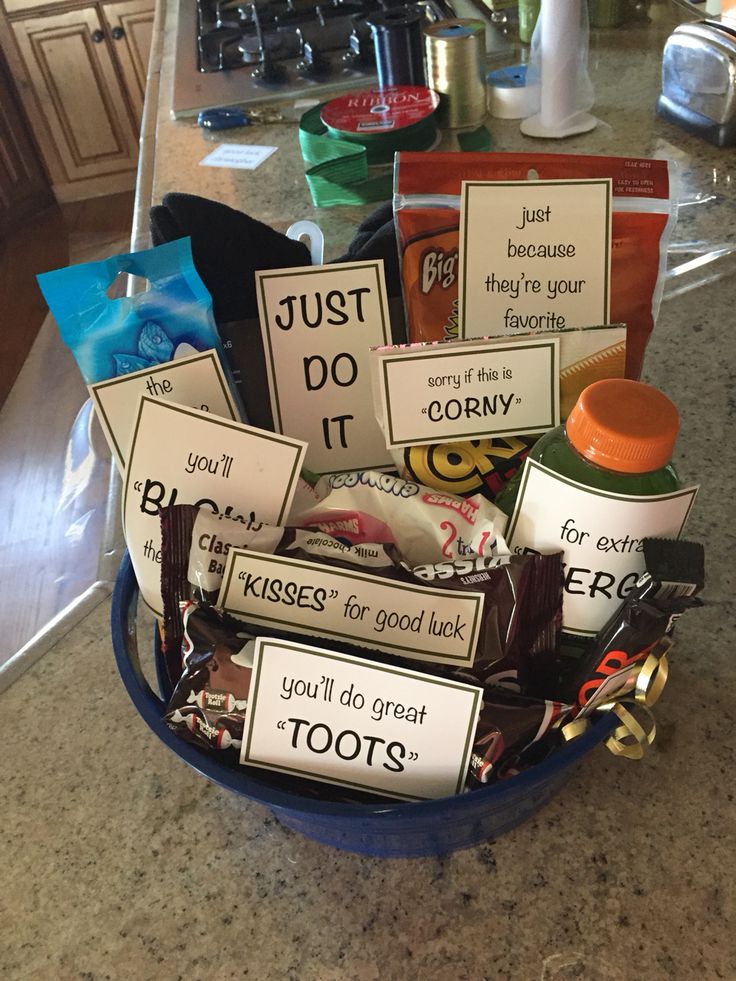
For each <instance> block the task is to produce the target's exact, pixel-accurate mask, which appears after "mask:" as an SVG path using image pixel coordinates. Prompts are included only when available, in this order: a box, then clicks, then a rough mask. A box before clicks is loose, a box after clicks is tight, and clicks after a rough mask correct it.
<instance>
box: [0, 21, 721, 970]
mask: <svg viewBox="0 0 736 981" xmlns="http://www.w3.org/2000/svg"><path fill="white" fill-rule="evenodd" d="M673 9H674V8H672V7H671V6H670V5H668V4H653V5H651V7H650V13H651V14H652V15H653V16H654V17H655V18H658V20H657V22H656V23H654V24H645V23H643V22H637V23H633V24H629V25H627V26H626V27H624V28H621V29H619V30H618V31H606V32H604V31H601V32H598V33H597V34H596V36H595V37H592V39H591V54H590V61H591V72H592V76H593V81H594V85H595V90H596V106H595V112H596V113H597V114H598V115H599V117H600V118H601V120H602V125H601V126H599V128H598V129H597V130H595V131H594V132H593V133H590V134H588V135H586V136H581V137H575V138H573V139H570V140H567V141H565V142H564V143H562V144H557V143H555V144H553V145H548V144H544V145H543V146H542V147H541V148H540V146H539V144H538V143H536V142H532V141H529V140H526V139H525V138H522V137H521V136H520V135H519V133H518V126H517V124H514V123H511V122H500V121H496V120H490V121H489V128H490V130H491V132H492V134H493V140H494V144H495V148H496V149H498V150H506V149H532V148H534V149H542V150H544V151H546V152H552V151H554V152H583V153H615V154H619V155H622V154H641V155H651V156H668V157H671V158H672V159H675V160H676V161H677V162H678V163H679V165H680V168H679V169H680V174H681V187H680V190H679V197H680V202H681V205H682V207H681V211H680V220H679V223H678V226H677V228H676V230H675V234H674V240H673V243H674V246H675V248H674V250H673V251H672V253H671V255H670V262H669V265H670V268H671V269H674V268H675V267H677V266H680V265H681V264H682V263H684V262H685V261H687V260H688V259H692V258H697V257H698V256H701V255H702V254H703V253H704V252H707V251H708V248H709V246H710V245H713V244H718V243H720V244H721V245H723V243H724V242H726V240H727V239H728V238H729V236H733V229H734V228H736V220H735V219H736V178H735V176H734V175H735V171H736V165H735V164H734V154H733V152H732V151H728V150H718V149H716V148H714V147H712V146H710V145H709V144H707V143H705V142H703V141H700V140H698V139H697V138H695V137H690V136H688V135H687V134H685V133H684V132H682V131H680V130H679V129H677V128H676V127H674V126H673V125H671V124H669V123H666V122H664V121H662V120H659V119H658V118H657V117H656V116H655V114H654V112H653V94H656V90H657V86H658V73H659V66H660V53H661V45H662V39H663V37H664V36H666V33H667V31H668V30H669V27H670V26H671V18H672V16H673V13H672V11H673ZM173 13H175V10H174V8H173V7H172V8H171V10H170V14H173ZM668 18H669V19H668ZM171 23H172V22H171V21H169V22H168V26H167V27H166V28H165V30H164V32H163V39H164V42H165V43H164V60H163V63H162V71H161V77H160V78H161V89H160V101H159V103H158V105H159V109H158V126H157V128H156V127H153V126H152V129H151V133H153V132H154V131H155V136H156V139H155V156H154V157H153V160H152V161H151V159H150V158H148V163H149V164H150V163H151V162H152V163H153V170H151V171H150V180H149V182H148V184H147V186H149V187H150V188H151V194H152V199H153V200H154V201H156V200H158V199H160V197H161V195H162V194H163V193H165V191H167V190H170V189H176V190H180V191H192V192H195V193H199V194H202V195H205V196H208V197H213V198H216V199H218V200H222V201H225V202H226V203H229V204H233V205H235V206H238V207H240V208H242V209H243V210H245V211H249V212H250V213H253V214H255V215H256V217H259V218H261V219H262V220H264V221H266V222H268V223H270V224H273V225H274V226H275V227H279V228H284V227H285V226H286V224H288V222H289V221H291V220H294V219H295V218H297V217H301V218H313V219H314V218H316V219H317V220H318V221H319V223H320V224H321V225H322V226H323V228H324V230H325V233H326V235H327V239H328V253H330V254H333V255H334V254H339V251H340V250H341V249H342V248H344V245H345V243H346V241H347V240H348V238H349V237H350V235H351V234H352V230H353V229H354V226H355V224H356V222H357V221H358V220H359V218H360V217H361V216H362V214H363V213H364V212H365V210H368V209H362V210H361V209H353V208H344V209H340V208H337V209H332V210H330V211H329V212H317V211H315V209H313V208H312V207H311V206H310V205H309V204H308V198H307V193H306V189H305V186H304V181H303V177H302V173H301V166H300V163H299V158H298V151H297V150H296V146H295V141H296V132H295V127H294V126H293V125H291V126H274V127H268V128H262V129H257V128H256V127H253V128H252V130H243V131H237V130H236V131H234V133H233V132H231V133H229V134H228V135H227V136H226V137H219V138H217V139H224V140H226V141H232V140H244V141H247V142H263V143H268V144H270V145H278V146H279V151H278V152H277V153H276V154H274V155H273V156H272V157H271V158H270V159H269V160H267V161H266V162H265V163H264V164H263V165H262V166H261V167H260V168H259V169H258V170H256V171H254V172H241V173H233V172H230V171H224V170H209V169H207V168H201V167H199V166H198V161H199V160H200V159H201V157H202V156H204V154H205V152H206V151H207V150H208V149H209V148H210V144H211V143H212V142H215V141H216V140H215V141H213V140H212V138H208V137H206V136H204V135H203V134H202V132H201V131H200V130H199V129H198V128H197V127H196V125H194V124H192V123H188V122H184V123H173V122H171V121H170V120H169V118H168V110H167V104H166V98H167V96H166V92H167V86H168V84H169V81H170V65H171V58H172V48H171V30H172V28H171ZM143 204H145V202H143ZM143 204H142V205H141V206H143ZM733 258H734V257H733V254H725V255H722V256H721V257H720V258H717V259H713V261H701V263H700V264H698V263H695V264H694V266H693V267H691V268H690V269H689V270H688V269H687V268H683V269H681V271H680V274H679V275H671V276H670V277H669V279H668V281H667V285H666V290H665V299H664V302H663V304H662V308H661V312H660V316H659V322H658V324H657V327H656V329H655V332H654V334H653V337H652V340H651V342H650V344H649V348H648V352H647V356H646V362H645V371H644V378H645V380H647V381H649V382H651V383H653V384H655V385H658V386H659V387H661V388H662V389H664V391H666V392H667V393H668V394H669V395H670V396H671V397H672V398H673V400H674V401H675V402H676V403H677V405H678V406H679V408H680V410H681V414H682V429H681V434H680V437H679V440H678V447H677V459H676V462H677V465H678V467H679V469H680V471H681V474H682V475H683V477H684V478H685V479H686V480H688V481H699V482H700V483H701V485H702V487H701V491H700V494H699V496H698V499H697V501H696V505H695V508H694V512H693V514H692V517H691V519H690V523H689V526H688V537H690V538H693V539H695V540H700V541H703V542H705V543H706V548H707V589H706V593H705V598H706V601H707V605H706V606H705V607H704V608H703V609H701V610H695V611H691V612H689V613H688V614H687V615H686V616H685V617H683V619H682V621H681V622H680V624H679V625H678V628H677V632H676V638H675V640H676V643H675V647H674V649H673V653H672V657H671V674H670V680H669V682H668V684H667V687H666V689H665V692H664V694H663V696H662V699H661V700H660V702H659V703H658V705H657V706H656V709H655V712H656V720H657V727H658V733H657V738H656V741H655V743H654V746H653V747H652V748H651V750H650V751H649V752H648V754H647V755H646V756H645V758H644V759H643V760H642V761H639V762H631V761H627V760H624V759H620V758H614V757H613V756H612V755H611V754H609V753H608V752H607V751H606V750H605V749H604V748H602V747H599V748H598V749H597V750H596V751H594V752H593V753H591V754H590V755H589V756H588V757H587V758H586V760H585V761H584V762H583V764H582V766H581V767H580V768H579V770H578V771H577V772H576V774H575V775H574V776H573V778H572V779H571V780H570V782H569V783H568V785H567V787H566V789H565V790H564V792H563V793H561V794H560V795H559V796H558V797H557V798H556V799H555V800H554V801H553V802H552V803H550V804H549V805H548V806H546V807H545V808H544V809H543V810H542V811H541V812H540V813H539V814H538V816H537V817H535V818H533V819H532V820H530V821H528V822H527V823H525V824H523V825H522V826H520V827H519V828H517V829H515V830H514V831H512V832H509V833H508V834H506V835H504V836H503V837H501V838H499V839H498V840H497V841H489V842H487V843H485V844H482V845H480V846H477V847H474V848H470V849H467V850H464V851H461V852H456V853H454V854H452V855H449V856H446V857H444V858H434V859H429V858H428V859H411V860H382V859H374V858H367V857H361V856H358V855H353V854H349V853H343V852H338V851H336V850H333V849H331V848H329V847H325V846H322V845H319V844H316V843H314V842H312V841H310V840H308V839H306V838H304V837H302V836H301V835H299V834H297V833H294V832H292V831H289V830H288V829H285V828H284V827H283V826H282V825H280V824H279V823H278V821H277V820H275V818H274V817H272V816H271V815H270V814H269V813H268V811H266V810H265V809H264V808H263V807H262V806H260V805H258V804H256V803H251V802H248V801H246V800H244V799H242V798H238V797H236V796H235V795H233V794H232V793H230V792H228V791H225V790H222V789H219V788H218V787H216V786H214V785H212V784H210V783H208V782H207V781H206V780H205V779H204V778H203V777H201V776H200V775H199V774H197V773H195V772H194V771H192V770H190V769H189V768H188V767H187V766H186V765H185V764H184V763H182V762H181V761H180V760H178V759H177V758H176V757H175V756H174V755H173V754H172V753H171V752H170V751H169V750H168V749H167V748H166V747H165V746H164V745H163V744H161V743H160V742H159V741H158V740H157V739H156V738H155V737H154V736H153V734H152V733H151V732H150V730H149V729H148V728H147V726H146V724H145V722H144V721H143V720H142V718H141V717H140V715H139V714H138V713H137V711H136V710H135V708H134V707H133V705H132V704H131V702H130V700H129V698H128V696H127V694H126V692H125V690H124V688H123V686H122V684H121V683H120V679H119V677H118V675H117V671H116V667H115V663H114V660H113V655H112V647H111V641H110V627H109V618H110V601H109V599H105V600H103V601H102V602H101V603H100V604H99V605H98V606H97V607H96V608H95V609H94V610H93V611H92V612H91V613H90V614H89V615H88V616H87V617H86V618H85V619H84V620H83V622H82V623H81V624H79V625H78V626H76V627H75V628H74V629H73V630H72V631H71V632H70V633H68V634H67V635H66V636H64V637H62V638H61V639H60V640H59V641H58V642H57V643H56V644H55V646H54V647H53V648H52V650H51V651H50V652H49V653H48V654H47V655H45V656H44V657H43V658H42V659H41V660H40V661H39V662H38V663H36V664H35V665H34V666H33V667H32V668H30V669H29V670H28V671H27V672H26V673H25V674H24V675H23V676H22V677H21V678H20V679H19V680H17V681H16V682H15V684H14V685H12V686H11V687H10V688H9V689H8V690H7V691H6V692H4V693H3V694H2V696H0V709H1V711H2V718H3V734H4V741H5V752H4V753H3V755H2V762H0V781H1V783H2V787H3V802H4V812H3V813H4V821H5V828H4V831H5V833H4V835H3V844H2V846H0V857H1V858H2V867H3V869H4V879H5V887H4V888H3V890H2V895H1V896H0V922H2V924H3V926H2V933H3V943H2V945H1V946H0V976H2V977H3V978H8V979H26V978H33V979H37V978H38V979H47V978H48V979H58V978H64V979H72V978H80V979H81V978H85V979H90V981H91V979H105V978H110V979H126V978H131V979H136V981H143V979H156V981H158V979H175V978H183V977H186V978H187V979H188V981H195V979H217V981H219V979H228V978H243V977H251V978H257V979H259V981H260V979H292V981H338V979H339V981H342V979H358V981H372V979H376V981H378V979H381V981H384V979H400V978H401V979H403V978H422V979H432V981H434V979H437V981H462V979H468V981H478V979H484V978H488V979H496V978H501V979H513V981H517V979H519V981H526V979H538V981H571V979H573V978H576V979H585V981H639V979H641V981H671V979H683V981H685V979H691V978H693V977H702V978H704V979H711V978H724V979H727V978H734V977H736V941H735V940H734V939H733V938H734V934H735V933H736V922H735V920H736V915H735V911H734V899H735V888H734V874H733V871H734V858H733V854H734V852H733V829H734V818H735V816H736V815H735V808H734V800H733V797H734V787H733V768H734V751H735V750H736V726H735V725H734V703H733V701H732V699H733V692H734V681H735V680H736V666H735V663H734V658H733V654H732V650H731V648H732V639H733V633H734V627H735V626H736V625H735V624H734V616H733V605H732V604H733V601H732V595H733V584H732V574H733V573H732V570H733V555H734V553H735V552H736V536H735V535H734V527H733V490H732V480H733V475H734V473H735V472H736V468H735V465H734V464H735V460H734V456H735V455H736V450H735V449H734V447H735V446H736V440H735V439H734V432H733V413H734V398H733V392H734V365H733V340H732V333H733V330H732V328H733V318H734V313H733V283H734V279H733V273H734V268H735V267H734V263H733V261H732V260H733ZM141 647H142V649H144V650H145V649H147V647H148V640H147V639H146V638H145V637H143V638H142V639H141Z"/></svg>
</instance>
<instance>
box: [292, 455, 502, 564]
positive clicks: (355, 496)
mask: <svg viewBox="0 0 736 981" xmlns="http://www.w3.org/2000/svg"><path fill="white" fill-rule="evenodd" d="M506 522H507V517H506V515H505V514H504V513H503V512H502V511H500V510H499V508H497V507H496V506H495V504H493V503H492V502H491V501H488V500H485V499H484V498H483V497H482V496H481V495H475V496H473V497H467V498H463V497H460V496H459V495H456V494H448V493H443V492H440V491H437V490H434V489H433V488H431V487H426V486H424V485H423V484H418V483H414V482H413V481H410V480H404V479H403V478H401V477H394V476H392V475H391V474H388V473H381V472H380V471H377V470H360V471H351V472H350V473H343V474H332V475H329V476H325V477H322V478H321V479H320V480H319V481H318V483H317V484H316V486H315V488H314V499H313V502H312V503H311V504H310V505H309V506H307V507H300V506H294V507H292V511H291V515H290V517H289V521H288V523H289V524H290V525H297V526H299V527H301V528H318V529H319V530H320V531H323V532H326V533H327V534H329V535H334V536H335V537H336V538H339V539H340V540H341V541H344V542H347V543H348V544H350V545H358V544H360V543H362V542H383V543H386V544H393V545H395V546H396V547H397V548H398V550H399V552H400V553H401V556H402V558H403V560H404V561H405V562H406V564H407V565H408V566H410V567H413V566H415V565H419V564H420V563H425V562H440V561H441V560H443V559H450V560H452V559H456V558H462V557H463V556H465V555H477V556H489V555H506V554H508V551H509V550H508V547H507V545H506V542H505V540H504V538H503V533H504V531H505V528H506Z"/></svg>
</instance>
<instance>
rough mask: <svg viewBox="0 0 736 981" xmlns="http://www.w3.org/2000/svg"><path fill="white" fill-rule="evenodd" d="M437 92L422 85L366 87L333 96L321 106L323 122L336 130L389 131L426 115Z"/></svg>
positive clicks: (431, 111)
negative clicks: (336, 97)
mask: <svg viewBox="0 0 736 981" xmlns="http://www.w3.org/2000/svg"><path fill="white" fill-rule="evenodd" d="M438 105H439V96H438V95H437V94H436V93H435V92H433V91H432V90H431V89H427V88H424V86H422V85H393V86H389V87H388V88H385V89H367V90H366V91H364V92H353V93H351V94H350V95H345V96H341V97H340V98H338V99H332V100H331V101H330V102H327V103H326V104H325V105H324V106H323V107H322V113H321V117H322V122H323V123H324V124H325V126H327V127H328V128H329V129H331V130H334V131H336V133H338V134H346V135H354V136H358V135H361V134H367V133H390V132H397V131H398V130H403V129H406V128H407V127H409V126H416V125H417V124H418V123H423V122H425V120H427V119H429V118H430V117H431V116H432V115H433V114H434V112H435V110H436V109H437V106H438Z"/></svg>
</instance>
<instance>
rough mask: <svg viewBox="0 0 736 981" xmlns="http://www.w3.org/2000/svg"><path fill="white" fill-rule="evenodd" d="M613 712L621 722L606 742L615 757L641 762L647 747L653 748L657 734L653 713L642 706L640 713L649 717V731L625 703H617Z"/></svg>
mask: <svg viewBox="0 0 736 981" xmlns="http://www.w3.org/2000/svg"><path fill="white" fill-rule="evenodd" d="M612 711H613V712H614V713H615V714H616V715H617V716H618V717H619V719H620V720H621V725H620V726H616V728H615V729H614V730H613V732H612V733H611V735H610V736H609V737H608V739H607V740H606V742H605V746H606V748H607V749H608V750H610V752H612V753H613V755H614V756H625V757H626V759H627V760H640V759H641V758H642V756H643V755H644V751H645V749H646V747H647V746H651V745H652V743H653V742H654V737H655V736H656V734H657V727H656V725H655V724H654V718H653V717H652V713H651V712H650V711H649V710H648V709H646V708H643V707H642V706H640V711H642V712H645V713H646V715H647V716H648V721H649V723H650V728H649V730H648V731H647V730H646V729H645V728H644V726H642V725H641V723H640V722H639V720H638V719H637V718H636V717H635V716H634V715H633V714H632V713H631V712H630V711H629V710H628V708H627V707H626V706H625V705H624V703H623V702H617V703H616V704H615V705H614V706H613V709H612Z"/></svg>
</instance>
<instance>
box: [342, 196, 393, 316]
mask: <svg viewBox="0 0 736 981" xmlns="http://www.w3.org/2000/svg"><path fill="white" fill-rule="evenodd" d="M360 259H383V269H384V274H385V277H386V290H387V292H388V295H389V296H395V297H400V296H401V272H400V269H399V250H398V246H397V243H396V228H395V225H394V211H393V206H392V204H391V202H390V201H386V203H385V204H381V205H379V206H378V208H376V210H375V211H374V212H372V213H371V214H370V215H368V217H367V218H366V219H365V221H363V222H361V224H360V225H359V226H358V230H357V231H356V233H355V235H354V236H353V240H352V242H351V243H350V245H349V246H348V250H347V252H346V253H345V255H341V256H340V258H339V259H335V262H357V261H358V260H360Z"/></svg>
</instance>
